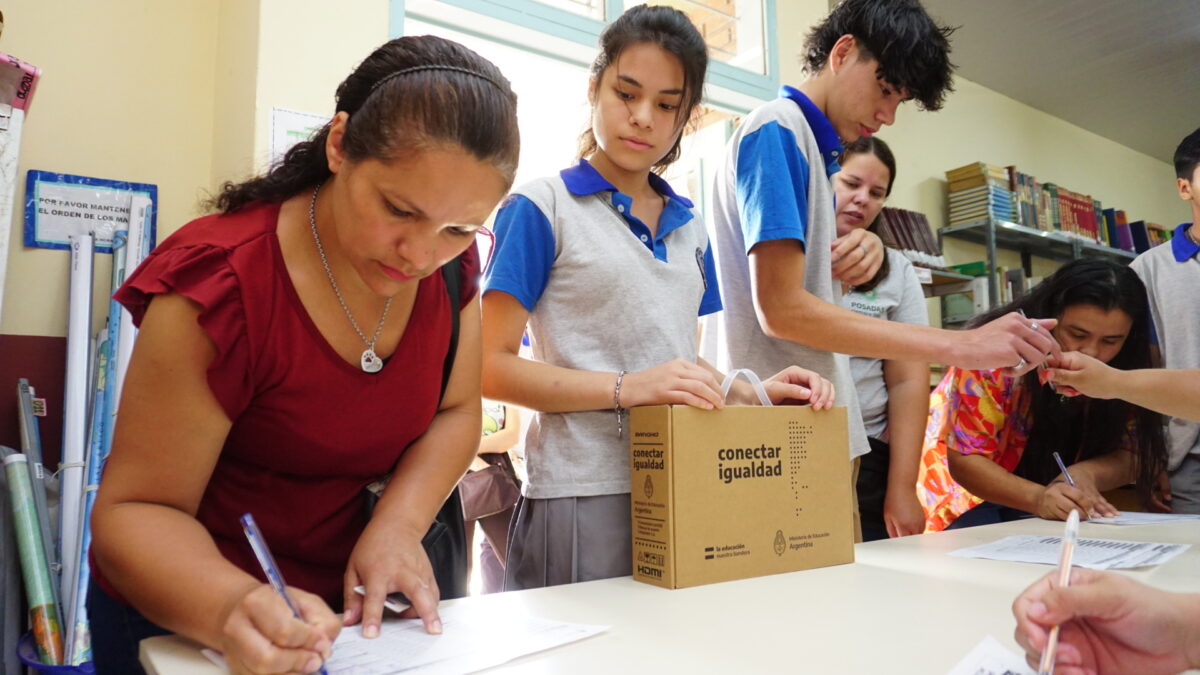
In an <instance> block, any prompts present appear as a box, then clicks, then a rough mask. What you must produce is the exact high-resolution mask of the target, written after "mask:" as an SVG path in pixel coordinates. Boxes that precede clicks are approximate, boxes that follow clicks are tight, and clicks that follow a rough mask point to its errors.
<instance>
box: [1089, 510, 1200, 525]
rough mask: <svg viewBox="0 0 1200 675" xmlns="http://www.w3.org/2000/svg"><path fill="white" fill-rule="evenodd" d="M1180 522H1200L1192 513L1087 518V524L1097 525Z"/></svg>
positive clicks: (1129, 514)
mask: <svg viewBox="0 0 1200 675" xmlns="http://www.w3.org/2000/svg"><path fill="white" fill-rule="evenodd" d="M1181 520H1200V515H1197V514H1192V513H1140V512H1138V511H1122V512H1121V515H1119V516H1112V517H1109V518H1089V519H1088V522H1089V523H1096V524H1098V525H1156V524H1159V523H1177V522H1179V521H1181Z"/></svg>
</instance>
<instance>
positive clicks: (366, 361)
mask: <svg viewBox="0 0 1200 675" xmlns="http://www.w3.org/2000/svg"><path fill="white" fill-rule="evenodd" d="M320 189H321V186H320V185H318V186H317V187H315V188H313V194H312V200H311V201H310V202H309V203H308V225H309V227H311V228H312V235H313V241H314V242H316V244H317V253H319V254H320V255H321V267H324V268H325V276H327V277H329V285H330V286H333V294H334V295H336V296H337V299H338V302H339V303H340V304H341V305H342V311H343V312H345V313H346V318H347V319H350V325H351V326H354V332H355V333H358V337H360V338H362V341H363V344H365V345H367V348H366V349H364V350H363V353H362V356H361V357H359V360H358V363H359V365H360V366H361V367H362V369H363V371H364V372H367V373H378V372H379V371H380V369H382V368H383V359H381V358H379V355H378V354H376V353H375V342H376V341H377V340H379V334H380V333H381V332H383V323H384V321H387V315H388V309H389V308H391V306H392V299H391V298H388V299H387V300H386V301H384V303H383V316H381V317H379V325H378V326H376V327H375V334H374V335H372V336H371V339H370V340H368V339H367V336H366V335H364V334H363V332H362V329H361V328H359V327H358V322H357V321H355V320H354V315H353V314H351V313H350V308H349V307H347V306H346V300H345V298H343V297H342V292H341V290H339V289H338V285H337V282H336V281H334V280H333V270H331V269H329V260H328V259H327V258H326V257H325V247H324V246H322V245H321V235H319V234H317V192H318V191H319V190H320Z"/></svg>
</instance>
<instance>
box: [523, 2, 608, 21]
mask: <svg viewBox="0 0 1200 675" xmlns="http://www.w3.org/2000/svg"><path fill="white" fill-rule="evenodd" d="M535 1H536V2H539V3H541V4H543V5H549V6H550V7H555V8H557V9H562V10H566V11H568V12H571V13H573V14H579V15H580V16H586V17H587V18H589V19H596V20H597V21H603V20H604V0H535Z"/></svg>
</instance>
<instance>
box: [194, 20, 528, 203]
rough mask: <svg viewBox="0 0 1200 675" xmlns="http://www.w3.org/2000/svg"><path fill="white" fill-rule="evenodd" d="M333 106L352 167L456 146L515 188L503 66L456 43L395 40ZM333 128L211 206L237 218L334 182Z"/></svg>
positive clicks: (226, 189)
mask: <svg viewBox="0 0 1200 675" xmlns="http://www.w3.org/2000/svg"><path fill="white" fill-rule="evenodd" d="M400 71H406V72H403V73H400ZM335 100H336V112H346V113H348V114H349V115H350V118H349V120H348V121H347V122H346V133H345V136H344V138H343V146H344V148H345V152H346V156H347V157H348V158H349V159H350V160H351V161H361V160H363V159H366V158H372V159H378V160H381V161H389V160H392V159H395V158H397V157H399V156H400V155H401V154H403V153H405V152H413V151H420V150H423V149H427V148H429V147H432V146H436V145H437V144H440V143H453V144H455V145H458V146H459V147H461V148H462V149H463V150H465V151H467V152H469V153H470V154H471V155H473V156H474V157H475V158H476V159H479V160H480V161H486V162H490V163H491V164H492V165H494V166H495V167H496V169H497V170H498V171H500V173H501V175H502V176H503V177H504V179H505V182H506V184H505V190H507V189H508V188H509V187H511V186H512V181H513V176H514V175H515V173H516V169H517V159H518V155H519V154H520V134H519V132H518V130H517V97H516V94H514V93H513V91H512V88H511V86H510V85H509V83H508V80H506V79H505V78H504V76H503V75H501V74H500V70H499V69H498V68H496V66H494V65H492V63H491V62H490V61H488V60H487V59H484V58H483V57H481V56H479V55H478V54H476V53H475V52H473V51H471V50H469V49H467V48H466V47H463V46H462V45H460V44H458V43H456V42H451V41H450V40H446V39H443V38H439V37H434V36H430V35H425V36H421V37H402V38H397V39H395V40H392V41H390V42H387V43H385V44H384V45H383V46H381V47H379V48H378V49H376V50H375V51H374V52H372V54H371V55H370V56H368V57H367V58H366V59H365V60H364V61H363V62H362V63H360V64H359V65H358V67H357V68H355V69H354V72H352V73H350V75H349V77H347V78H346V79H345V80H344V81H343V82H342V83H341V84H340V85H338V88H337V94H336V99H335ZM329 126H330V125H329V124H326V125H325V126H324V127H322V128H321V129H320V130H319V131H317V132H316V133H315V134H314V135H313V136H312V138H310V139H309V140H307V141H303V142H301V143H297V144H296V145H294V146H292V148H291V149H290V150H288V151H287V154H285V155H284V157H283V160H282V161H280V162H278V163H277V164H275V165H274V166H272V167H271V169H270V170H269V171H267V173H265V174H263V175H261V176H257V177H254V178H251V179H250V180H247V181H245V182H242V183H233V182H226V183H225V184H224V185H222V186H221V190H220V192H219V194H218V195H217V196H216V197H215V198H213V199H212V200H211V203H210V205H211V206H212V207H215V208H216V209H218V210H220V211H223V212H225V213H229V212H231V211H236V210H238V209H240V208H242V207H243V206H245V205H247V204H249V203H251V202H254V201H269V202H279V201H283V200H285V199H288V198H289V197H291V196H293V195H295V194H297V193H300V192H304V191H307V190H310V189H312V188H313V187H315V186H317V185H319V184H320V183H321V182H322V181H324V180H326V179H327V178H329V176H330V172H329V163H328V160H327V158H326V156H325V141H326V139H327V138H328V136H329Z"/></svg>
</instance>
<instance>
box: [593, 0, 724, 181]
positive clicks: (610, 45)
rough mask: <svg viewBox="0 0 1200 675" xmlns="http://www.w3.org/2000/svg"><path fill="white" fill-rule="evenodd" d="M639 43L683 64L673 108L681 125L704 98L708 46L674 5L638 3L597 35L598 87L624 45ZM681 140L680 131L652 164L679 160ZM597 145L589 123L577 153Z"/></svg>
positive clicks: (659, 165)
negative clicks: (679, 92) (679, 99)
mask: <svg viewBox="0 0 1200 675" xmlns="http://www.w3.org/2000/svg"><path fill="white" fill-rule="evenodd" d="M642 42H649V43H651V44H654V45H658V46H659V47H661V48H662V49H663V51H665V52H667V53H668V54H673V55H674V56H675V58H677V59H679V63H680V65H681V66H682V67H683V100H682V102H681V103H680V105H679V110H678V111H676V120H677V122H678V124H679V125H681V126H682V125H683V124H686V123H687V121H688V120H689V119H691V116H692V111H693V110H695V109H696V106H698V105H700V101H701V100H702V99H703V98H704V75H705V73H706V72H707V71H708V45H707V44H706V43H705V42H704V36H702V35H700V31H698V30H696V26H695V25H693V24H692V20H691V19H689V18H688V16H687V14H684V13H683V12H681V11H679V10H677V9H675V8H673V7H664V6H661V5H638V6H636V7H631V8H629V9H628V10H626V11H625V13H624V14H622V15H621V16H620V17H619V18H618V19H617V20H616V21H613V22H612V23H610V24H609V25H608V26H607V27H606V28H605V29H604V32H603V33H601V34H600V53H599V54H597V55H596V60H595V61H593V62H592V69H591V72H590V75H591V77H592V79H593V80H595V81H596V83H597V86H599V82H600V78H601V76H603V75H604V71H605V70H606V69H607V68H608V67H609V66H611V65H614V64H616V62H617V58H618V57H619V56H620V55H621V52H623V51H625V48H626V47H630V46H632V45H636V44H640V43H642ZM682 139H683V135H682V134H680V137H679V138H677V139H675V145H673V146H671V149H670V151H668V152H667V154H665V155H663V157H662V159H660V160H658V163H656V164H655V165H654V169H655V170H656V171H662V170H663V169H666V168H667V167H668V166H670V165H671V163H672V162H674V161H675V160H677V159H679V142H680V141H681V140H682ZM599 148H600V146H599V144H598V143H597V142H596V134H595V133H594V132H593V131H592V126H591V125H590V124H589V125H588V128H587V129H585V130H584V132H583V133H582V134H580V135H579V156H580V157H589V156H591V155H592V154H594V153H595V152H596V151H597V150H598V149H599Z"/></svg>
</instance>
